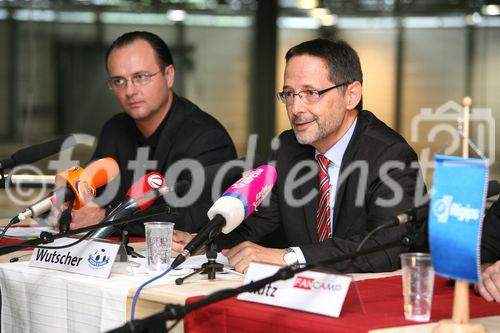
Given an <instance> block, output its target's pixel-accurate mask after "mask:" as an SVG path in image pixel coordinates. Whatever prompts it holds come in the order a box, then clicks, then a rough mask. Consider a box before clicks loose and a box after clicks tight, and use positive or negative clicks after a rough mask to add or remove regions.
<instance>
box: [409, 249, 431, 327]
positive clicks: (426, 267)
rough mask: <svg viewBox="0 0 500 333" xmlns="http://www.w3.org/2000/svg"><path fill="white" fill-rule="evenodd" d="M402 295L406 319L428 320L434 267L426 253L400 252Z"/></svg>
mask: <svg viewBox="0 0 500 333" xmlns="http://www.w3.org/2000/svg"><path fill="white" fill-rule="evenodd" d="M401 267H402V270H403V275H402V281H403V297H404V313H405V318H406V320H412V321H429V319H430V318H431V307H432V293H433V290H434V268H433V267H432V258H431V255H430V254H428V253H403V254H401Z"/></svg>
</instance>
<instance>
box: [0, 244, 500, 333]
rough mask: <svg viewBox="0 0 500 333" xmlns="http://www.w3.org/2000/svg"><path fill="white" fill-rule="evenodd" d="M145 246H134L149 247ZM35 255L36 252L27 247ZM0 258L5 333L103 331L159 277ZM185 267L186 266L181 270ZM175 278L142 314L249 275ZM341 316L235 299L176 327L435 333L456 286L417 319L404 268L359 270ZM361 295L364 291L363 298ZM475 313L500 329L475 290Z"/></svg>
mask: <svg viewBox="0 0 500 333" xmlns="http://www.w3.org/2000/svg"><path fill="white" fill-rule="evenodd" d="M143 246H144V245H143V244H134V247H135V248H136V250H139V251H141V250H143ZM25 253H29V252H25ZM12 256H19V253H16V254H15V255H10V256H9V255H5V256H2V257H0V262H2V263H0V283H1V286H2V299H3V301H2V320H1V323H2V331H3V332H37V333H39V332H50V333H56V332H69V331H73V332H102V331H106V330H109V329H112V328H116V327H118V326H121V325H123V324H124V323H125V322H126V320H128V319H129V318H130V308H131V301H132V298H133V296H134V293H135V291H136V290H137V288H138V286H139V285H140V284H142V283H143V282H144V281H146V280H147V279H149V278H150V277H151V276H150V275H147V274H144V272H139V273H137V272H135V273H134V272H132V273H131V272H128V273H123V272H120V271H116V272H112V274H111V276H110V278H109V279H102V278H94V277H88V276H82V275H79V274H71V273H66V272H59V271H53V270H46V269H40V268H33V267H29V266H28V264H27V262H26V261H25V260H26V259H28V260H29V257H28V256H27V257H24V258H23V259H21V260H20V261H19V262H16V263H10V262H8V258H9V257H12ZM179 273H182V272H179ZM176 277H178V276H172V277H169V278H165V279H160V280H159V281H157V282H155V283H153V284H152V285H151V286H148V287H146V288H144V289H143V291H142V292H141V294H140V297H139V300H138V303H137V307H136V318H144V317H146V316H149V315H152V314H154V313H158V312H160V311H162V310H163V309H164V307H165V304H170V303H172V304H184V303H185V302H186V301H187V302H194V301H196V300H198V299H199V298H200V297H202V296H203V295H207V294H210V293H212V292H214V291H217V290H220V289H225V288H234V287H238V286H240V285H241V284H242V283H243V278H242V277H241V276H240V275H237V274H220V275H218V278H217V279H216V280H212V281H209V280H207V278H206V276H198V277H196V278H194V279H191V280H187V281H186V282H185V283H184V284H183V285H181V286H178V285H175V283H174V279H175V278H176ZM353 280H354V282H353V283H352V284H351V287H350V290H349V293H348V295H347V297H346V301H345V303H344V306H343V309H342V312H341V314H340V317H339V318H330V317H326V316H320V315H315V314H311V313H306V312H301V311H296V310H290V309H285V308H278V307H271V306H267V305H262V304H256V303H251V302H244V301H239V300H236V299H235V298H231V299H228V300H224V301H221V302H218V303H216V304H214V305H211V306H209V307H206V308H202V309H199V310H196V311H193V312H192V313H190V314H188V315H187V316H186V317H185V319H184V322H183V323H181V324H180V325H177V326H176V327H175V329H174V332H182V331H186V332H195V333H201V332H221V331H225V332H262V331H270V330H273V331H278V332H295V331H304V332H324V331H335V332H377V333H382V332H383V333H389V332H391V333H392V332H431V330H432V328H433V327H434V326H435V325H436V323H433V322H435V321H437V320H439V319H443V318H450V317H451V309H452V298H453V297H452V295H453V286H451V285H449V282H448V281H446V280H445V279H443V278H439V277H438V278H436V282H435V292H434V296H433V310H432V315H431V323H426V324H423V325H415V324H417V323H415V322H409V321H406V320H405V319H404V316H403V300H402V295H401V276H400V271H396V272H389V273H378V274H353ZM358 295H359V297H358ZM470 303H471V311H470V312H471V317H472V318H473V319H472V320H473V321H479V322H481V323H483V325H484V326H485V327H486V328H487V329H488V332H500V304H498V303H488V302H486V301H485V300H483V299H482V298H481V297H479V296H477V295H475V294H474V293H472V292H471V294H470Z"/></svg>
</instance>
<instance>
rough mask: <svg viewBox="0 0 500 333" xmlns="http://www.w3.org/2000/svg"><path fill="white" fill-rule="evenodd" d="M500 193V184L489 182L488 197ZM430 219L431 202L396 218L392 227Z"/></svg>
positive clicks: (494, 181) (493, 181)
mask: <svg viewBox="0 0 500 333" xmlns="http://www.w3.org/2000/svg"><path fill="white" fill-rule="evenodd" d="M499 193H500V184H499V183H498V181H496V180H490V181H489V182H488V190H487V193H486V197H487V198H490V197H494V196H495V195H498V194H499ZM428 217H429V200H427V202H426V203H424V204H423V205H420V206H418V207H415V208H410V209H408V210H407V211H406V212H404V213H401V214H399V215H397V216H396V218H395V220H394V222H393V224H391V225H390V226H391V227H393V226H397V225H400V224H405V223H420V222H421V221H425V220H427V218H428Z"/></svg>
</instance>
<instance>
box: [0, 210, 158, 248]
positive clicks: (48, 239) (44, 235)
mask: <svg viewBox="0 0 500 333" xmlns="http://www.w3.org/2000/svg"><path fill="white" fill-rule="evenodd" d="M161 214H164V212H160V211H154V212H152V213H146V214H136V215H135V216H133V217H131V218H122V219H117V220H114V221H109V222H102V223H98V224H95V225H91V226H87V227H83V228H79V229H74V230H69V231H68V232H66V233H65V234H52V233H50V232H47V231H43V232H41V233H40V237H39V238H35V239H31V240H28V241H26V242H22V243H19V244H12V245H5V246H2V247H0V255H4V254H8V253H12V252H16V251H20V250H22V249H26V248H30V247H36V246H38V245H42V244H49V243H52V242H53V241H54V240H56V239H59V238H63V237H69V236H74V235H77V234H80V233H84V232H85V233H88V232H89V231H94V230H98V229H101V228H105V227H116V226H119V225H124V224H128V223H132V222H137V221H140V220H142V219H145V218H150V217H154V216H158V215H161Z"/></svg>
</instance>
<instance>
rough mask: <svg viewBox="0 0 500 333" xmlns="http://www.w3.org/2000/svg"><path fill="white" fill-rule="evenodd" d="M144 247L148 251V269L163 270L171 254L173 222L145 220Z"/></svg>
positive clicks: (168, 262)
mask: <svg viewBox="0 0 500 333" xmlns="http://www.w3.org/2000/svg"><path fill="white" fill-rule="evenodd" d="M144 226H145V228H146V247H147V252H148V269H149V270H151V271H163V270H165V269H167V267H168V266H169V264H170V257H171V256H172V235H173V232H174V223H171V222H146V223H144Z"/></svg>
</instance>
